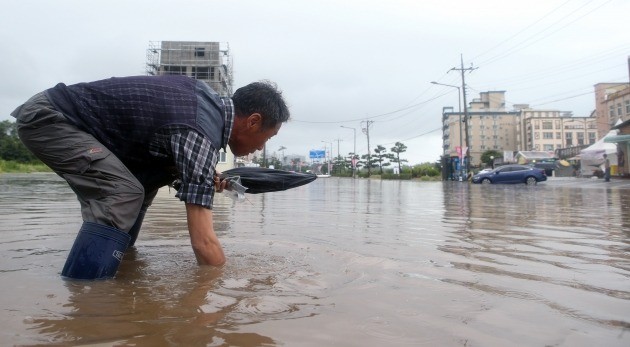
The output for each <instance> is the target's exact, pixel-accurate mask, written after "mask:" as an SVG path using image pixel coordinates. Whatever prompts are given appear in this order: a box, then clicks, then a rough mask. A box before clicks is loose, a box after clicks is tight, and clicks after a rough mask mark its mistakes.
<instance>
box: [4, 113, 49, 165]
mask: <svg viewBox="0 0 630 347" xmlns="http://www.w3.org/2000/svg"><path fill="white" fill-rule="evenodd" d="M0 159H3V160H12V161H17V162H20V163H33V162H39V159H37V157H35V156H34V155H33V154H32V153H31V152H30V151H29V150H28V149H27V148H26V146H24V144H23V143H22V141H20V138H19V137H18V134H17V125H16V124H15V122H11V121H8V120H4V121H2V122H0Z"/></svg>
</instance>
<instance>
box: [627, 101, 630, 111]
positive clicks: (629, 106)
mask: <svg viewBox="0 0 630 347" xmlns="http://www.w3.org/2000/svg"><path fill="white" fill-rule="evenodd" d="M626 114H630V100H626Z"/></svg>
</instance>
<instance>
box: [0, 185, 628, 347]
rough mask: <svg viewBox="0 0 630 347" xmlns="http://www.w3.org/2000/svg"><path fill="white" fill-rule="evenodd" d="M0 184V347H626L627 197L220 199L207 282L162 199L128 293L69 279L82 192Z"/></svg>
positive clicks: (598, 193) (359, 192) (383, 190)
mask: <svg viewBox="0 0 630 347" xmlns="http://www.w3.org/2000/svg"><path fill="white" fill-rule="evenodd" d="M0 181H1V183H2V185H1V188H0V215H1V218H2V226H1V227H0V232H2V235H3V238H2V239H1V240H0V250H1V251H2V255H3V261H2V262H1V263H0V283H2V287H1V288H2V289H1V290H2V294H3V295H2V296H0V304H1V306H0V307H2V312H3V313H2V315H1V316H0V317H1V318H0V324H2V326H3V327H5V329H3V330H4V331H3V332H2V334H1V335H0V345H81V346H110V345H133V346H161V345H172V346H175V345H183V346H276V345H288V346H294V345H299V346H323V345H342V346H423V345H426V346H436V345H440V346H545V345H553V346H593V345H601V346H627V345H630V318H629V316H628V312H630V304H629V302H630V286H629V285H628V283H630V282H629V281H628V277H630V256H629V255H628V254H629V252H628V240H629V237H630V214H629V213H628V212H629V211H630V194H628V190H624V189H605V188H585V187H580V186H576V185H569V186H567V185H559V184H553V182H549V183H548V184H542V185H539V186H537V187H524V186H490V187H485V186H484V187H482V186H469V185H467V184H465V183H460V182H446V183H442V182H426V183H424V182H397V181H379V180H352V179H335V178H330V179H320V180H317V181H315V182H313V183H312V184H309V185H307V186H304V187H300V188H297V189H294V190H291V191H286V192H278V193H270V194H262V195H248V196H247V201H244V202H238V203H234V202H232V201H231V200H230V199H228V198H224V197H222V196H217V197H216V199H215V201H216V205H215V208H214V218H215V227H216V229H217V233H218V234H219V236H220V238H221V240H222V243H223V245H224V248H225V251H226V254H227V256H228V264H227V265H226V266H224V267H222V268H213V267H199V266H197V265H196V262H195V259H194V255H193V253H192V250H191V249H190V246H189V238H188V235H187V231H186V225H185V211H184V207H183V205H182V204H181V203H180V202H178V201H177V200H176V199H175V198H174V197H173V195H174V192H172V191H169V190H168V189H164V190H162V191H160V194H159V195H158V197H157V199H156V202H155V203H154V206H152V208H151V209H150V210H149V214H148V215H147V218H146V221H145V225H144V227H143V231H142V233H141V234H140V237H139V239H138V242H137V244H136V245H137V248H136V249H135V250H133V251H132V252H129V253H128V254H126V255H125V259H124V260H123V263H122V264H121V268H120V271H119V273H118V276H117V278H116V279H115V280H108V281H99V282H73V281H63V280H61V279H60V278H59V272H60V270H61V267H62V266H63V263H64V261H65V257H66V255H67V252H68V250H69V248H70V246H71V244H72V241H73V239H74V237H75V235H76V231H77V230H78V228H79V227H80V224H81V220H80V216H79V209H78V203H77V202H76V200H75V198H74V195H73V194H72V192H71V191H70V190H69V189H68V188H67V187H66V185H65V183H64V182H63V181H61V180H60V179H58V178H56V177H55V176H54V175H45V174H42V175H3V176H0Z"/></svg>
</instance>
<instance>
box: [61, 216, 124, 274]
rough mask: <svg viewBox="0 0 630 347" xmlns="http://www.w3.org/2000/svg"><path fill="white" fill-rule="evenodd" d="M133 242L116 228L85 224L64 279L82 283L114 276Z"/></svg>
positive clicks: (69, 256) (65, 267) (69, 259)
mask: <svg viewBox="0 0 630 347" xmlns="http://www.w3.org/2000/svg"><path fill="white" fill-rule="evenodd" d="M130 239H131V236H129V234H127V233H126V232H123V231H120V230H118V229H116V228H114V227H110V226H107V225H102V224H96V223H91V222H83V225H82V226H81V230H79V234H78V235H77V238H76V240H75V241H74V245H72V249H71V250H70V254H69V255H68V259H67V260H66V264H65V265H64V267H63V270H62V271H61V276H64V277H67V278H72V279H83V280H93V279H105V278H112V277H114V275H115V274H116V271H118V266H119V265H120V261H121V260H122V257H123V255H124V252H125V250H126V249H127V245H128V244H129V241H130Z"/></svg>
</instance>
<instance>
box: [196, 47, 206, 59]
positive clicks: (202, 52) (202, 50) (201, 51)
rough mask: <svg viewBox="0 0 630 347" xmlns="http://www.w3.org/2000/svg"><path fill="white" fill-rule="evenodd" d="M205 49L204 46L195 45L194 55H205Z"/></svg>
mask: <svg viewBox="0 0 630 347" xmlns="http://www.w3.org/2000/svg"><path fill="white" fill-rule="evenodd" d="M205 56H206V49H205V48H204V47H195V57H205Z"/></svg>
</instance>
